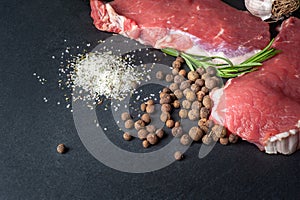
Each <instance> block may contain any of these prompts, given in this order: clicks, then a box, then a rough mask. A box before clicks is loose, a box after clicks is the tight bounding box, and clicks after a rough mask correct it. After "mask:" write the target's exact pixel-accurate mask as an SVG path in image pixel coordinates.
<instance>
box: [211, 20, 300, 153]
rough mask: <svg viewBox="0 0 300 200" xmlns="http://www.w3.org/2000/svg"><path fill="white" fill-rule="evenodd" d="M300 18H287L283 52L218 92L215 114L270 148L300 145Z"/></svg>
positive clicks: (279, 44) (280, 44) (279, 41)
mask: <svg viewBox="0 0 300 200" xmlns="http://www.w3.org/2000/svg"><path fill="white" fill-rule="evenodd" d="M299 30H300V19H298V18H289V19H288V20H286V21H285V22H283V24H282V26H281V31H280V33H279V35H278V36H277V37H276V39H275V42H274V44H273V47H275V48H276V49H280V50H282V53H280V54H279V55H277V56H276V57H275V58H272V59H270V60H268V61H266V62H265V63H264V65H263V66H262V67H261V68H260V69H259V70H258V71H255V72H252V73H249V74H246V75H244V76H241V77H238V78H235V79H231V80H230V81H228V82H227V83H226V85H225V87H224V88H223V89H219V90H218V91H216V92H214V93H213V94H212V99H213V101H214V104H215V105H214V107H213V111H212V119H213V120H215V121H217V122H218V123H221V124H223V125H224V126H226V127H227V128H228V130H229V131H230V132H232V133H234V134H237V135H239V136H240V137H242V138H243V139H245V140H247V141H249V142H252V143H254V144H256V145H257V146H258V147H259V148H260V149H261V150H265V151H266V153H277V152H279V153H283V154H291V153H293V152H294V151H296V150H297V149H299V148H300V133H299V127H300V64H299V63H300V57H299V55H300V48H299V47H300V35H299Z"/></svg>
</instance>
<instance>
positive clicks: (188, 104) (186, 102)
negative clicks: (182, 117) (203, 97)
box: [182, 100, 192, 109]
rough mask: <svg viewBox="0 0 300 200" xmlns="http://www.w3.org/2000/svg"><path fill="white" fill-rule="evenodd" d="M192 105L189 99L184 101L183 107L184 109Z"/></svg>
mask: <svg viewBox="0 0 300 200" xmlns="http://www.w3.org/2000/svg"><path fill="white" fill-rule="evenodd" d="M191 106H192V103H191V102H190V101H188V100H183V101H182V108H184V109H190V108H191Z"/></svg>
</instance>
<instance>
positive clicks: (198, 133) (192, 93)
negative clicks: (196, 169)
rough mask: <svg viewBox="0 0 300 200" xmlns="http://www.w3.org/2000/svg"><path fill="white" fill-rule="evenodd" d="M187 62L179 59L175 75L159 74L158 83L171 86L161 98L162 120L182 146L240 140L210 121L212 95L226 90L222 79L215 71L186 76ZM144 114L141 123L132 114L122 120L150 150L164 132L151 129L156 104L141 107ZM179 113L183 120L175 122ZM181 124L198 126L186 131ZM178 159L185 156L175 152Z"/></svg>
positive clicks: (175, 67)
mask: <svg viewBox="0 0 300 200" xmlns="http://www.w3.org/2000/svg"><path fill="white" fill-rule="evenodd" d="M183 62H184V60H183V59H182V58H181V57H177V58H176V60H175V61H174V62H173V63H172V67H173V69H172V73H169V74H164V73H163V72H162V71H158V72H156V78H157V79H158V80H164V81H166V82H167V83H169V86H168V87H165V88H163V89H162V91H161V92H160V94H159V104H160V105H161V107H160V109H161V114H160V120H161V121H162V122H163V123H165V125H166V127H167V128H169V129H171V133H172V135H173V136H174V137H176V138H178V139H179V141H180V143H181V144H182V145H190V144H191V143H192V142H199V141H202V142H203V143H204V144H207V145H209V144H211V143H212V142H213V141H215V142H217V141H219V142H220V143H221V144H223V145H227V144H228V143H229V142H230V143H235V142H237V140H238V137H237V136H236V135H233V134H228V133H227V131H226V129H225V128H224V127H223V126H221V125H218V124H214V122H213V121H212V120H210V119H209V116H210V113H211V110H212V107H213V102H212V100H211V98H210V96H209V93H210V92H212V91H214V90H216V89H218V88H220V87H221V86H222V83H223V81H222V79H221V78H219V77H218V76H217V71H216V69H215V68H214V67H207V68H206V69H204V68H198V69H197V70H196V71H190V72H188V73H187V72H186V70H185V69H182V64H183ZM140 109H141V111H142V112H144V114H143V115H142V116H141V117H140V119H138V120H137V121H135V122H134V121H133V120H132V118H131V117H130V114H129V113H127V112H125V113H122V115H121V118H122V120H123V121H124V123H125V128H127V129H131V128H135V129H136V130H137V136H138V138H139V139H140V140H141V141H142V146H143V147H144V148H148V147H149V146H150V145H155V144H157V143H158V141H159V140H160V139H162V138H163V137H164V134H165V132H164V130H163V129H162V128H160V129H157V128H156V127H154V125H151V114H152V113H154V112H155V102H154V101H153V100H152V99H150V100H148V101H146V102H144V103H142V104H141V105H140ZM175 109H178V110H179V112H178V115H179V118H180V120H177V121H176V120H175V118H174V117H172V115H173V113H174V112H173V111H174V110H175ZM181 120H190V121H192V122H195V123H194V124H195V125H194V126H192V127H190V128H189V130H186V131H184V128H183V127H182V124H181ZM131 137H132V136H131V135H130V134H129V133H128V132H125V133H124V134H123V138H124V139H125V140H131ZM174 158H175V159H176V160H180V159H181V158H183V154H182V153H181V152H178V151H177V152H175V153H174Z"/></svg>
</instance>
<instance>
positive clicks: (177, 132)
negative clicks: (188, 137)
mask: <svg viewBox="0 0 300 200" xmlns="http://www.w3.org/2000/svg"><path fill="white" fill-rule="evenodd" d="M172 135H173V136H174V137H181V136H182V135H183V130H182V127H181V126H178V127H173V128H172Z"/></svg>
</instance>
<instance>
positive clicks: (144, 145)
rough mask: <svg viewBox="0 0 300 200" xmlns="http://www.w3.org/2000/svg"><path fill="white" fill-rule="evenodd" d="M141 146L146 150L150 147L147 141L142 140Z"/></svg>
mask: <svg viewBox="0 0 300 200" xmlns="http://www.w3.org/2000/svg"><path fill="white" fill-rule="evenodd" d="M142 144H143V147H144V148H148V147H149V146H150V143H149V142H148V141H147V140H144V141H143V143H142Z"/></svg>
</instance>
